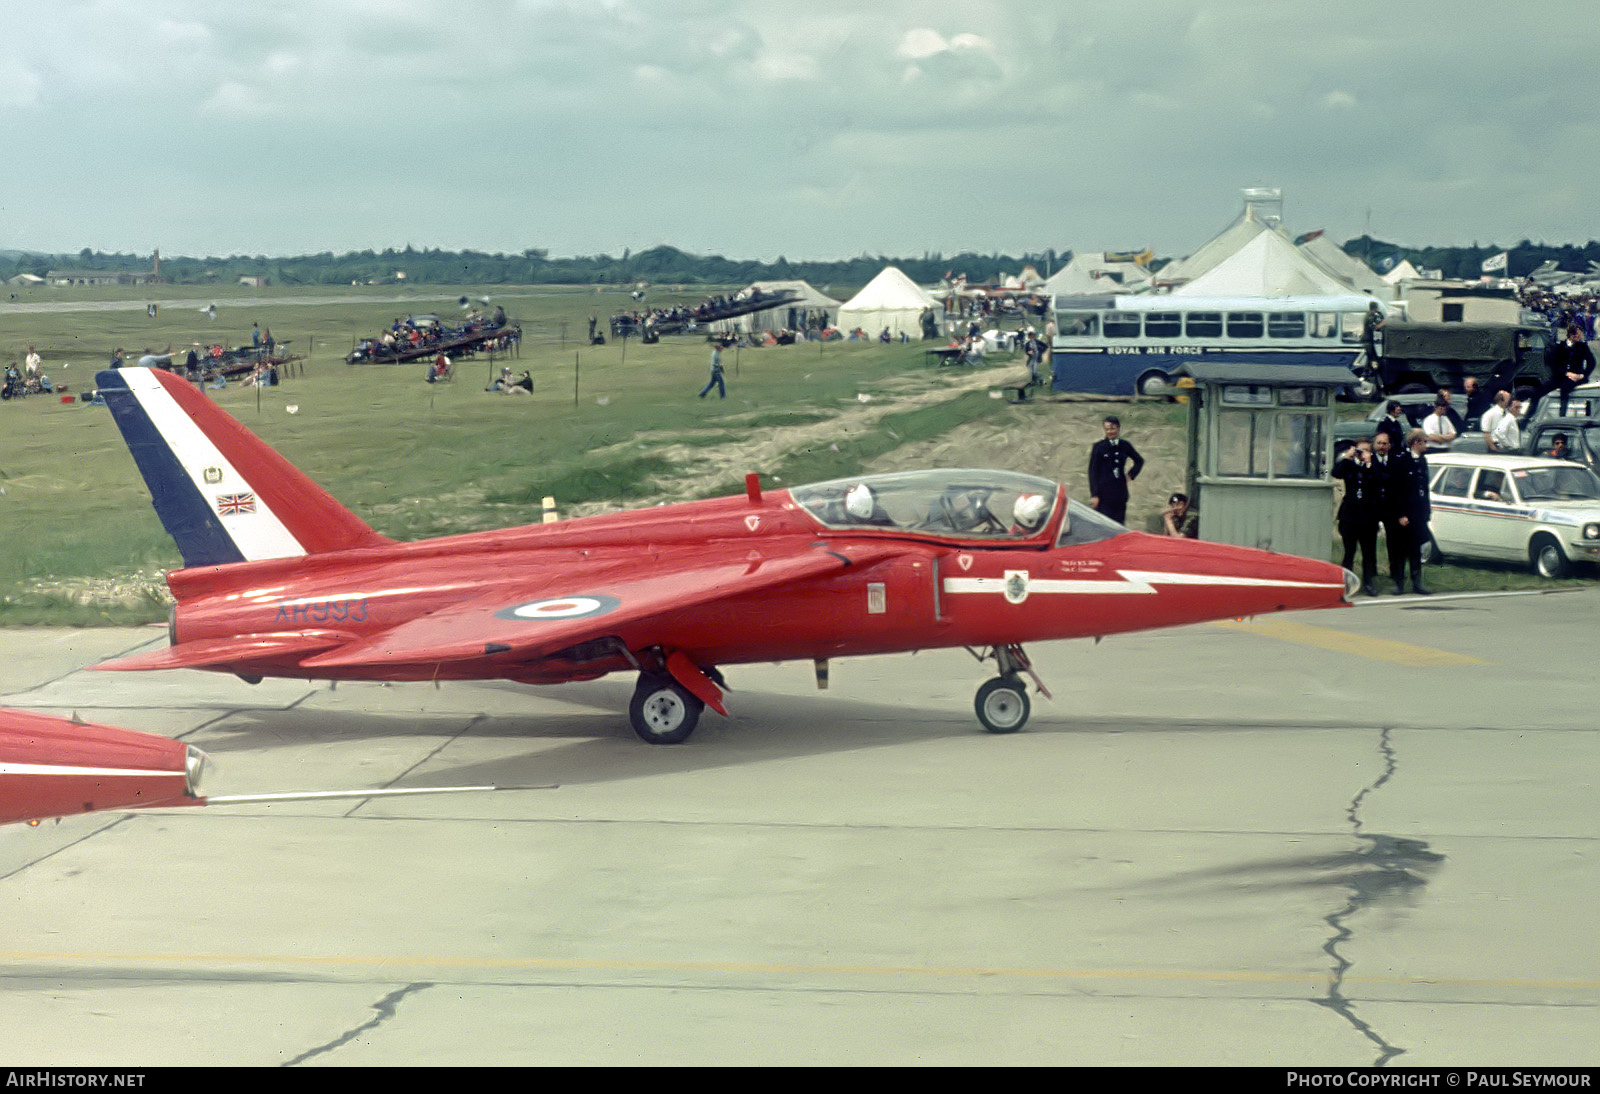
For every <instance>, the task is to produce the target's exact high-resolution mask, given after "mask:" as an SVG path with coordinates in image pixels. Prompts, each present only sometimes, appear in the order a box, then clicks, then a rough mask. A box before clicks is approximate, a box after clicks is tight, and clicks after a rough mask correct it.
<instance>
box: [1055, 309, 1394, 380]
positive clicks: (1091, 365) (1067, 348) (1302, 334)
mask: <svg viewBox="0 0 1600 1094" xmlns="http://www.w3.org/2000/svg"><path fill="white" fill-rule="evenodd" d="M1372 303H1373V299H1372V297H1370V296H1363V295H1359V294H1355V293H1352V294H1349V295H1343V296H1280V297H1257V296H1236V297H1223V296H1181V295H1177V296H1174V295H1159V296H1154V295H1153V296H1058V297H1056V301H1055V319H1056V336H1055V339H1054V341H1053V342H1052V344H1051V351H1050V359H1051V366H1052V368H1051V381H1052V382H1051V387H1052V388H1054V390H1056V391H1078V392H1084V393H1087V394H1091V395H1159V394H1163V393H1166V392H1168V391H1170V390H1171V387H1172V384H1173V382H1174V379H1175V374H1176V372H1177V370H1178V369H1179V367H1181V366H1182V365H1183V363H1184V362H1185V361H1192V360H1195V359H1197V358H1204V359H1206V360H1207V361H1213V362H1216V361H1226V360H1227V359H1228V358H1230V357H1237V358H1239V359H1240V360H1249V361H1253V362H1260V361H1263V360H1271V361H1278V362H1281V363H1283V364H1286V365H1326V366H1328V367H1329V368H1337V369H1340V370H1342V371H1344V372H1349V373H1350V374H1351V386H1352V387H1353V388H1358V389H1365V388H1366V386H1367V385H1364V384H1362V383H1361V381H1360V380H1359V378H1358V377H1357V376H1356V375H1355V373H1354V372H1353V371H1352V366H1353V365H1354V364H1355V362H1356V358H1357V357H1359V356H1360V355H1361V354H1362V352H1363V351H1362V345H1361V331H1362V325H1363V323H1364V321H1365V318H1366V314H1367V309H1368V307H1369V306H1370V305H1371V304H1372ZM1379 307H1380V308H1382V309H1384V311H1385V313H1386V314H1387V311H1388V309H1387V307H1386V306H1385V305H1384V304H1382V303H1381V302H1380V303H1379Z"/></svg>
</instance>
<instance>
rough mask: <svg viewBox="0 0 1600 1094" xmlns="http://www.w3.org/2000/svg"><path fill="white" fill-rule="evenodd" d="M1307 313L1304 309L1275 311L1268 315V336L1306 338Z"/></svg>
mask: <svg viewBox="0 0 1600 1094" xmlns="http://www.w3.org/2000/svg"><path fill="white" fill-rule="evenodd" d="M1305 336H1306V313H1305V312H1303V311H1284V312H1273V313H1271V314H1270V315H1268V316H1267V337H1268V338H1304V337H1305Z"/></svg>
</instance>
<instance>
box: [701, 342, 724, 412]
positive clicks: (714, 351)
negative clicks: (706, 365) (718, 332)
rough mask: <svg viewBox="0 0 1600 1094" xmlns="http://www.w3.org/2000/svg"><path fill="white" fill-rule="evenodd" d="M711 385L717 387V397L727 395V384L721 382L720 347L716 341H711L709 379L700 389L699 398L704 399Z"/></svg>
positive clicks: (721, 397)
mask: <svg viewBox="0 0 1600 1094" xmlns="http://www.w3.org/2000/svg"><path fill="white" fill-rule="evenodd" d="M713 387H715V388H716V389H717V397H718V398H720V399H726V398H727V397H728V388H727V385H725V384H724V383H723V382H722V347H721V346H720V345H718V344H717V343H716V342H713V343H711V379H709V380H707V381H706V386H705V387H703V388H701V389H700V398H702V399H704V398H705V397H706V394H707V393H708V392H709V391H710V390H711V389H712V388H713Z"/></svg>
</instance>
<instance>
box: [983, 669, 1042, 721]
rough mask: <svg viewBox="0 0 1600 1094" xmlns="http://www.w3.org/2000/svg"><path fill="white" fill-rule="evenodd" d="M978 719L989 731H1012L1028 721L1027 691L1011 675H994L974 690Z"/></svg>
mask: <svg viewBox="0 0 1600 1094" xmlns="http://www.w3.org/2000/svg"><path fill="white" fill-rule="evenodd" d="M973 706H974V708H976V710H977V712H978V721H980V722H982V723H983V728H984V729H987V730H988V731H989V732H990V733H1015V732H1016V731H1017V730H1019V729H1021V728H1022V727H1023V726H1024V725H1026V724H1027V722H1028V714H1029V713H1030V711H1031V710H1032V705H1031V704H1030V703H1029V702H1028V690H1027V688H1026V687H1024V686H1023V683H1022V681H1021V680H1019V679H1017V678H1016V677H1015V676H996V677H995V678H994V679H993V680H990V681H989V682H988V683H986V684H984V685H983V687H981V688H979V689H978V697H977V699H976V700H975V701H974V702H973Z"/></svg>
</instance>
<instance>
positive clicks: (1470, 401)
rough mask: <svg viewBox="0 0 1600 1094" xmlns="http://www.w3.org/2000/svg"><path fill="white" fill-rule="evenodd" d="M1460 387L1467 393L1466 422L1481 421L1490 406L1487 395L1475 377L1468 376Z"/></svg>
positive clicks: (1489, 399)
mask: <svg viewBox="0 0 1600 1094" xmlns="http://www.w3.org/2000/svg"><path fill="white" fill-rule="evenodd" d="M1462 386H1463V387H1464V388H1466V391H1467V421H1468V422H1479V421H1482V419H1483V415H1484V413H1485V412H1486V411H1487V410H1488V409H1489V407H1490V405H1491V404H1492V399H1491V398H1490V396H1489V393H1488V392H1487V391H1485V390H1484V389H1483V388H1482V387H1481V386H1480V385H1479V384H1478V378H1477V377H1476V376H1468V377H1467V378H1466V379H1465V380H1463V381H1462ZM1463 431H1464V429H1463Z"/></svg>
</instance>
